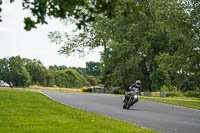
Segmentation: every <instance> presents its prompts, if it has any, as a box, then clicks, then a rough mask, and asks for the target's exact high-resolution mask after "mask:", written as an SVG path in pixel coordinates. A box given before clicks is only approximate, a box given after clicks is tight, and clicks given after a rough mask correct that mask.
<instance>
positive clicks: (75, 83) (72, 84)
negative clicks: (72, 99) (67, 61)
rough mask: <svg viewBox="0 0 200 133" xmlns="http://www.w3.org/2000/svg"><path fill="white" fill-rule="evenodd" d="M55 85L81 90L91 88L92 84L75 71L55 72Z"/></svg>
mask: <svg viewBox="0 0 200 133" xmlns="http://www.w3.org/2000/svg"><path fill="white" fill-rule="evenodd" d="M54 74H55V84H56V86H59V87H65V88H80V87H83V86H90V83H89V82H88V81H87V80H86V79H85V78H84V77H83V76H82V75H80V74H79V73H78V72H77V71H76V70H74V69H66V70H64V71H55V72H54Z"/></svg>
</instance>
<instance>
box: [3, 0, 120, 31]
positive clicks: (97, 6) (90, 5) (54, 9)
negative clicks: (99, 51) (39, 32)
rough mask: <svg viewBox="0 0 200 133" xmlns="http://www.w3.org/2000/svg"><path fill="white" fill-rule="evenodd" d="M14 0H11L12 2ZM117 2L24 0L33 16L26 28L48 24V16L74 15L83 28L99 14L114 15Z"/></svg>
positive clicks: (27, 18)
mask: <svg viewBox="0 0 200 133" xmlns="http://www.w3.org/2000/svg"><path fill="white" fill-rule="evenodd" d="M13 1H14V0H10V2H11V3H12V2H13ZM2 2H3V1H2V0H1V1H0V5H1V4H2ZM117 4H120V0H98V1H94V0H34V1H33V0H23V2H22V5H23V8H24V10H29V11H30V12H31V13H32V16H33V17H26V18H25V19H24V23H25V25H26V26H25V29H26V30H31V29H32V28H36V25H37V24H47V21H46V17H48V16H49V17H54V18H60V19H65V18H69V17H73V18H75V20H76V21H75V22H76V24H77V26H78V28H81V27H83V26H86V25H87V23H88V22H91V21H94V19H95V16H96V15H98V14H102V15H104V16H107V17H112V16H114V13H115V7H116V6H117ZM0 11H1V8H0Z"/></svg>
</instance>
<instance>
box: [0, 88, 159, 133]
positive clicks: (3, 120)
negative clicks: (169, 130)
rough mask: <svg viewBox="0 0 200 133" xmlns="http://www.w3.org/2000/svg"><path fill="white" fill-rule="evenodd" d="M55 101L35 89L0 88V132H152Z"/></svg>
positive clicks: (151, 132)
mask: <svg viewBox="0 0 200 133" xmlns="http://www.w3.org/2000/svg"><path fill="white" fill-rule="evenodd" d="M153 132H155V131H152V130H148V129H144V128H141V127H139V126H135V125H132V124H130V123H127V122H122V121H119V120H114V119H111V118H107V117H105V116H102V115H97V114H93V113H88V112H85V111H81V110H78V109H74V108H72V107H68V106H65V105H62V104H60V103H57V102H55V101H53V100H51V99H49V98H47V97H46V96H43V95H42V94H40V93H37V92H29V91H23V90H11V89H8V90H5V89H3V90H1V89H0V133H153Z"/></svg>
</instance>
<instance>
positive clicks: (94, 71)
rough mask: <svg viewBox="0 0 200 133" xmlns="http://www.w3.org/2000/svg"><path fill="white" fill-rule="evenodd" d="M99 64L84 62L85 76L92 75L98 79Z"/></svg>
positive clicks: (99, 72)
mask: <svg viewBox="0 0 200 133" xmlns="http://www.w3.org/2000/svg"><path fill="white" fill-rule="evenodd" d="M100 66H101V64H100V63H99V62H93V61H90V62H86V73H87V75H93V76H95V77H99V76H100V74H101V69H100Z"/></svg>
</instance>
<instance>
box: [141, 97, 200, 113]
mask: <svg viewBox="0 0 200 133" xmlns="http://www.w3.org/2000/svg"><path fill="white" fill-rule="evenodd" d="M141 99H144V100H149V101H155V102H161V103H167V104H173V105H179V106H184V107H188V108H194V109H199V110H200V98H192V97H191V98H190V97H165V98H160V97H144V96H143V97H141Z"/></svg>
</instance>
